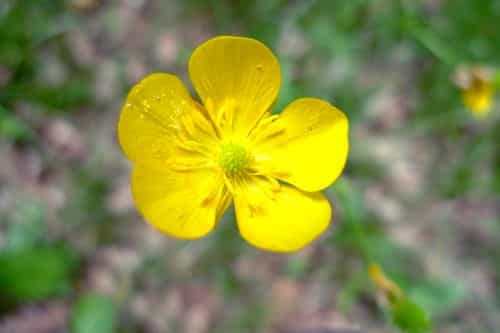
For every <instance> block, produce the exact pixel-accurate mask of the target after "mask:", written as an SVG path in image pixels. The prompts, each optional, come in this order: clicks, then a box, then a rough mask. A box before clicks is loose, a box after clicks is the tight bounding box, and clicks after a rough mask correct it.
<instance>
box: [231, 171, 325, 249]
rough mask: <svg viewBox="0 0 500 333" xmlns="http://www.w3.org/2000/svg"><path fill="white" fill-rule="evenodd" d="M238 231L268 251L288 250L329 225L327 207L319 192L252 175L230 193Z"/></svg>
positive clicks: (306, 242)
mask: <svg viewBox="0 0 500 333" xmlns="http://www.w3.org/2000/svg"><path fill="white" fill-rule="evenodd" d="M234 203H235V208H236V218H237V220H238V228H239V230H240V233H241V235H242V236H243V238H245V240H246V241H247V242H249V243H250V244H252V245H254V246H256V247H258V248H261V249H264V250H270V251H276V252H291V251H296V250H299V249H301V248H302V247H304V246H306V245H307V244H309V243H310V242H311V241H313V240H314V239H315V238H316V237H317V236H318V235H319V234H321V233H322V232H323V231H324V230H325V229H326V228H327V227H328V225H329V223H330V219H331V207H330V204H329V203H328V201H327V199H326V198H325V197H324V195H323V194H322V193H320V192H316V193H307V192H302V191H300V190H298V189H296V188H294V187H292V186H289V185H286V184H283V185H279V184H277V183H275V184H273V183H271V182H269V181H268V180H262V179H260V178H257V177H252V178H251V181H249V182H247V183H245V184H241V185H239V186H238V188H237V190H236V194H235V196H234Z"/></svg>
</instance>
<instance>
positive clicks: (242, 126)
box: [189, 36, 281, 135]
mask: <svg viewBox="0 0 500 333" xmlns="http://www.w3.org/2000/svg"><path fill="white" fill-rule="evenodd" d="M189 74H190V77H191V81H192V83H193V85H194V87H195V89H196V91H197V92H198V95H199V96H200V98H201V100H202V101H203V103H204V104H205V107H206V108H207V109H208V110H209V112H211V114H212V115H213V117H214V118H216V119H217V121H218V122H223V123H224V124H223V126H224V127H226V128H227V127H230V128H231V129H234V130H235V131H236V132H238V133H241V134H242V135H245V134H247V133H248V131H249V130H250V129H251V128H252V127H253V126H254V125H255V124H256V122H257V121H258V119H259V118H260V117H261V116H262V115H263V114H264V113H265V112H266V111H267V110H268V109H269V107H270V106H271V105H272V104H273V103H274V101H275V100H276V97H277V95H278V90H279V87H280V84H281V72H280V66H279V63H278V60H277V59H276V57H275V56H274V54H273V53H272V52H271V51H270V50H269V49H268V48H267V47H266V46H265V45H264V44H262V43H260V42H259V41H257V40H255V39H250V38H245V37H233V36H222V37H216V38H213V39H210V40H208V41H207V42H205V43H203V44H202V45H200V46H199V47H198V48H197V49H196V50H195V51H194V52H193V54H192V56H191V59H190V61H189ZM221 118H225V119H221Z"/></svg>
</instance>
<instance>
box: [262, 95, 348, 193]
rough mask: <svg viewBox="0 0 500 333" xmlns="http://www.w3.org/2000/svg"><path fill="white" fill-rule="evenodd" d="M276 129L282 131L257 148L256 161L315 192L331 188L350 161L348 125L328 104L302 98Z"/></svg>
mask: <svg viewBox="0 0 500 333" xmlns="http://www.w3.org/2000/svg"><path fill="white" fill-rule="evenodd" d="M273 126H275V127H277V128H280V129H281V131H280V132H279V133H278V134H276V135H273V136H271V137H269V138H266V137H265V136H264V137H263V138H262V139H260V141H261V142H259V143H257V144H256V158H257V160H258V161H259V164H260V165H261V166H262V169H263V170H267V173H268V174H270V175H272V176H274V177H276V178H278V179H281V180H283V181H285V182H288V183H290V184H293V185H295V186H297V187H298V188H300V189H302V190H304V191H309V192H315V191H319V190H322V189H324V188H325V187H327V186H329V185H330V184H332V183H333V182H334V181H335V179H337V177H338V176H339V175H340V173H341V172H342V170H343V168H344V165H345V163H346V160H347V152H348V148H349V143H348V121H347V118H346V116H345V115H344V114H343V113H342V112H341V111H340V110H338V109H337V108H335V107H334V106H332V105H330V104H329V103H327V102H325V101H323V100H320V99H316V98H302V99H298V100H296V101H294V102H293V103H291V104H289V105H288V106H287V107H286V108H285V110H284V111H283V112H282V113H281V115H280V116H279V118H278V119H277V120H276V121H275V123H274V124H273Z"/></svg>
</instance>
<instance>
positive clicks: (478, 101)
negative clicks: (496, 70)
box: [455, 66, 495, 116]
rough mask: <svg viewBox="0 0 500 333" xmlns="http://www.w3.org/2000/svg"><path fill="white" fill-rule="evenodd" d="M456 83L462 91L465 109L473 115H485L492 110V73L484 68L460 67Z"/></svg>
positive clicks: (493, 86) (493, 91) (493, 85)
mask: <svg viewBox="0 0 500 333" xmlns="http://www.w3.org/2000/svg"><path fill="white" fill-rule="evenodd" d="M455 81H456V83H457V84H458V86H459V87H460V89H461V90H462V99H463V102H464V105H465V107H466V108H467V109H469V110H470V111H471V112H473V113H474V114H475V115H478V116H483V115H486V114H487V113H488V112H489V111H490V110H491V108H492V105H493V100H494V97H495V84H494V82H493V72H492V71H491V70H489V69H488V68H485V67H480V66H475V67H470V68H468V67H464V66H462V67H460V68H459V69H458V71H457V74H456V78H455Z"/></svg>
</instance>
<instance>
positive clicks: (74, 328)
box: [0, 0, 500, 333]
mask: <svg viewBox="0 0 500 333" xmlns="http://www.w3.org/2000/svg"><path fill="white" fill-rule="evenodd" d="M499 22H500V1H498V0H475V1H470V0H449V1H446V0H421V1H410V0H408V1H405V0H394V1H392V0H350V1H336V0H316V1H306V0H304V1H285V0H256V1H244V0H241V1H236V0H177V1H174V0H151V1H146V0H108V1H104V0H102V1H99V0H68V1H63V0H37V1H32V0H2V1H1V2H0V332H1V333H11V332H14V333H24V332H29V333H63V332H71V333H87V332H88V333H113V332H121V333H129V332H130V333H132V332H144V333H149V332H151V333H156V332H179V333H183V332H186V333H208V332H217V333H239V332H241V333H243V332H249V333H250V332H266V333H275V332H276V333H341V332H342V333H347V332H369V333H371V332H373V333H375V332H398V331H400V330H402V331H404V332H410V333H418V332H426V331H428V328H427V327H428V326H429V325H428V323H427V321H428V320H430V321H431V322H432V327H433V331H434V332H445V333H452V332H453V333H455V332H457V333H458V332H464V333H465V332H467V333H468V332H470V333H473V332H474V333H487V332H488V333H489V332H498V331H499V330H500V316H499V313H500V289H499V288H498V285H499V284H500V196H499V193H500V144H499V142H500V121H499V120H500V117H499V111H500V106H499V103H498V102H497V104H496V105H495V94H494V89H495V86H496V87H497V88H498V87H499V86H500V75H499V74H498V71H497V67H496V66H498V65H499V61H500V33H499ZM221 34H226V35H227V34H237V35H245V36H251V37H254V38H257V39H259V40H261V41H262V42H264V43H265V44H267V45H269V46H270V47H271V48H272V49H273V50H274V52H275V54H276V55H277V57H278V58H279V60H280V63H281V66H282V71H283V84H282V89H281V93H280V97H279V100H278V102H277V105H276V110H275V111H276V112H279V110H281V109H282V108H283V107H284V106H285V105H286V104H288V103H289V102H291V101H292V100H293V99H295V98H298V97H303V96H314V97H319V98H323V99H326V100H328V101H330V102H331V103H332V104H334V105H335V106H337V107H339V108H340V109H342V110H343V111H344V112H345V113H346V114H347V116H348V117H349V120H350V128H351V132H350V138H351V150H350V156H349V161H348V164H347V167H346V169H345V172H344V174H343V176H342V177H341V178H340V180H338V181H337V182H336V183H335V184H334V185H333V186H331V188H329V189H328V190H327V191H326V193H327V195H328V197H329V199H330V200H331V202H332V205H333V207H334V211H335V213H334V223H333V224H332V227H331V228H330V229H329V230H328V232H327V233H326V234H325V235H323V236H322V237H321V238H320V239H319V240H318V241H316V242H315V243H314V244H313V245H311V246H309V247H307V248H306V249H304V250H303V251H301V252H298V253H295V254H291V255H280V254H272V253H266V252H263V251H260V250H257V249H255V248H252V247H250V246H249V245H247V244H246V243H245V242H244V241H243V240H242V239H241V237H240V236H239V234H238V231H237V227H236V225H235V221H234V213H233V211H232V209H230V211H229V212H228V213H227V214H226V215H225V216H224V219H223V221H222V223H221V224H220V225H219V226H218V228H217V229H216V230H215V231H214V232H213V233H211V234H210V235H209V236H208V237H205V238H203V239H201V240H198V241H191V242H186V241H179V240H174V239H171V238H168V237H166V236H164V235H162V234H160V233H158V232H156V231H155V230H153V229H152V228H151V227H150V226H148V225H147V224H146V223H144V222H143V221H142V219H141V218H140V216H139V215H138V214H137V212H136V210H135V209H134V206H133V203H132V200H131V197H130V190H129V172H130V164H129V163H128V162H127V161H126V159H125V158H124V155H123V154H122V152H121V150H120V148H119V146H118V144H117V139H116V124H117V118H118V115H119V112H120V109H121V106H122V103H123V101H124V96H125V95H126V93H127V92H128V90H129V89H130V87H131V86H132V85H133V84H134V83H136V82H137V81H138V80H140V79H141V78H142V77H143V76H144V75H146V74H148V73H151V72H170V73H175V74H177V75H179V76H180V77H181V78H182V79H183V80H184V82H185V83H186V84H189V81H188V76H187V73H186V72H187V62H188V59H189V55H190V53H191V52H192V50H193V49H194V48H195V47H196V46H197V45H198V44H200V43H201V42H203V41H205V40H207V39H208V38H210V37H212V36H215V35H221ZM467 94H469V97H470V94H472V98H473V99H474V98H476V99H477V101H479V102H478V103H479V104H480V103H481V101H482V102H484V103H486V106H487V107H484V105H483V107H482V108H481V107H479V106H474V103H473V102H472V103H471V102H470V100H469V102H467V97H466V96H467ZM497 99H498V98H497ZM484 103H483V104H484ZM488 104H491V105H488ZM479 109H481V110H479ZM478 111H482V112H478ZM369 264H377V265H379V266H380V267H381V268H382V269H383V270H384V271H385V275H386V278H387V279H390V280H392V281H393V282H394V284H397V285H398V286H399V288H400V289H401V290H402V291H403V293H404V295H405V296H404V297H407V298H408V299H411V302H412V303H411V304H413V305H412V306H409V307H406V308H405V309H399V310H401V311H399V312H400V313H398V314H395V313H394V311H395V308H394V307H391V305H390V302H389V303H388V301H387V297H386V296H387V295H385V294H386V290H384V288H383V283H380V279H379V283H378V284H377V281H372V280H371V278H370V275H369V274H368V265H369ZM375 280H376V279H375ZM384 293H385V294H384ZM384 295H385V296H384ZM424 317H425V318H424Z"/></svg>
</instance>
